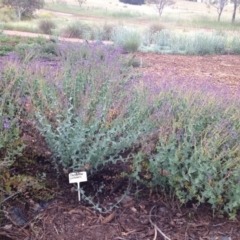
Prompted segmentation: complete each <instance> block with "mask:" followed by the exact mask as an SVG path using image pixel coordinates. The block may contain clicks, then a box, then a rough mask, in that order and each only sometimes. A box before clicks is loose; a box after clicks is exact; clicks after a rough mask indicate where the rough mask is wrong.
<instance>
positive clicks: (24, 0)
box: [3, 0, 44, 21]
mask: <svg viewBox="0 0 240 240" xmlns="http://www.w3.org/2000/svg"><path fill="white" fill-rule="evenodd" d="M3 5H5V6H7V7H10V8H13V9H15V10H16V13H17V16H18V20H19V21H20V20H21V19H22V15H23V14H25V15H26V16H29V17H32V15H33V13H34V11H35V10H37V9H41V8H43V6H44V0H3Z"/></svg>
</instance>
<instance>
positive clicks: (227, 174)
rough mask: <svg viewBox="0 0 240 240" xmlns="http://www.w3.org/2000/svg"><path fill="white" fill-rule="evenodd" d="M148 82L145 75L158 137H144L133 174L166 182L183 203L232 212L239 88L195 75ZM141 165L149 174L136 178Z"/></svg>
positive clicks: (238, 157) (239, 151)
mask: <svg viewBox="0 0 240 240" xmlns="http://www.w3.org/2000/svg"><path fill="white" fill-rule="evenodd" d="M152 82H154V81H153V79H151V78H148V81H146V85H145V88H146V91H147V92H148V95H149V96H151V97H149V108H151V110H152V116H151V117H152V118H153V119H154V121H156V125H157V126H158V132H157V134H158V138H157V139H158V140H157V141H155V142H153V141H152V142H151V141H150V142H145V144H146V146H145V147H144V148H143V149H144V150H145V151H142V152H141V153H140V155H138V156H137V160H136V162H135V169H138V174H136V172H134V173H133V175H134V176H135V177H137V178H138V179H139V180H141V181H143V182H145V183H146V184H147V185H148V186H151V187H153V186H156V185H165V186H166V187H167V186H171V188H172V189H173V190H174V192H175V194H176V196H177V197H178V198H179V200H181V202H183V203H186V202H187V201H189V200H193V199H194V200H196V201H197V202H198V203H203V202H209V203H210V204H211V205H212V207H213V209H214V210H215V211H217V210H224V211H225V212H228V213H232V214H233V215H234V214H236V211H237V209H239V207H240V200H239V197H238V194H239V192H240V184H239V176H240V167H239V161H240V145H239V143H240V109H239V106H240V101H239V99H240V98H239V93H236V94H235V95H234V94H230V91H228V90H222V89H223V88H222V87H221V88H218V87H216V86H214V85H211V84H209V83H207V82H204V81H200V80H195V81H194V80H191V81H183V80H178V81H177V80H173V81H170V80H168V81H162V82H160V83H158V84H156V81H155V82H154V84H152ZM153 143H154V144H153ZM151 144H153V146H154V147H152V145H151ZM147 149H148V150H149V151H146V150H147ZM139 159H141V160H139ZM143 162H145V165H144V164H143ZM141 166H145V168H143V167H141ZM144 171H145V172H148V174H149V175H150V176H151V177H149V178H148V179H144V178H141V176H142V175H141V173H142V172H144ZM145 175H146V173H145Z"/></svg>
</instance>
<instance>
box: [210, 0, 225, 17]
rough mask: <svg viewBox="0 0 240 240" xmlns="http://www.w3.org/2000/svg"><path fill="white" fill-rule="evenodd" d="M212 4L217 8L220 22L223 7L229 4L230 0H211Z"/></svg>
mask: <svg viewBox="0 0 240 240" xmlns="http://www.w3.org/2000/svg"><path fill="white" fill-rule="evenodd" d="M210 4H211V5H212V6H213V7H215V8H216V9H217V13H218V22H219V21H220V18H221V15H222V12H223V9H224V7H225V6H226V5H227V4H228V0H210Z"/></svg>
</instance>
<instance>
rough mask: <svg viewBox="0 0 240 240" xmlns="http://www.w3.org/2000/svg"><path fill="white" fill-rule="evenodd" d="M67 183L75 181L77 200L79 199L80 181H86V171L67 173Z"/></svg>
mask: <svg viewBox="0 0 240 240" xmlns="http://www.w3.org/2000/svg"><path fill="white" fill-rule="evenodd" d="M68 177H69V183H77V186H78V201H79V202H80V201H81V197H80V182H86V181H87V173H86V172H73V173H69V175H68Z"/></svg>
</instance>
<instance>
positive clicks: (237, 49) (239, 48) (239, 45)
mask: <svg viewBox="0 0 240 240" xmlns="http://www.w3.org/2000/svg"><path fill="white" fill-rule="evenodd" d="M229 50H230V52H231V53H235V54H240V37H239V36H234V37H233V39H232V41H231V44H230V49H229Z"/></svg>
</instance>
